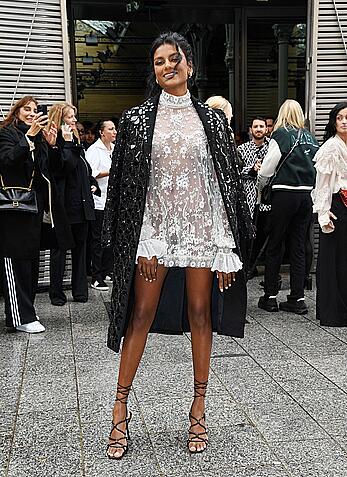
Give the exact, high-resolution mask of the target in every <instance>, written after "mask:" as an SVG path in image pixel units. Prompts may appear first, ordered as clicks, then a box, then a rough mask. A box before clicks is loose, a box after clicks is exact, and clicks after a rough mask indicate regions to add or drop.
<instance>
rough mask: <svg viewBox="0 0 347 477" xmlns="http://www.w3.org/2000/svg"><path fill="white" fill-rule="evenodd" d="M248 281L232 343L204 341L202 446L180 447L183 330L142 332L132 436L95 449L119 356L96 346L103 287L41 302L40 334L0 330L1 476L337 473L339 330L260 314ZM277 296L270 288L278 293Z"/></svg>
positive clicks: (343, 416) (187, 370)
mask: <svg viewBox="0 0 347 477" xmlns="http://www.w3.org/2000/svg"><path fill="white" fill-rule="evenodd" d="M259 281H260V279H253V280H252V281H251V283H250V290H249V295H250V299H249V317H248V319H249V322H250V323H249V324H248V325H247V328H246V338H245V339H243V340H234V339H231V338H227V337H215V339H214V344H213V357H212V366H211V368H212V370H211V378H210V385H209V392H208V399H207V406H208V413H207V418H208V425H209V432H210V446H209V449H208V451H207V452H205V453H204V454H201V455H196V456H190V455H189V453H188V452H187V450H186V437H187V426H188V419H187V413H188V409H189V406H190V402H191V398H190V396H191V394H192V390H191V387H192V386H191V381H192V369H191V355H190V342H189V336H186V335H184V336H179V337H172V336H160V335H151V336H150V338H149V342H148V346H147V349H146V352H145V356H144V359H143V362H142V364H141V368H140V370H139V373H138V377H137V379H136V382H135V385H134V391H133V393H132V395H131V399H130V407H131V409H132V411H133V414H134V416H133V421H132V423H131V433H132V442H131V447H130V450H129V453H128V455H127V456H126V457H125V458H124V459H123V460H122V461H121V462H113V461H109V460H108V459H107V458H106V457H105V444H106V439H107V435H108V432H109V426H110V417H111V408H112V403H113V394H114V391H113V389H114V383H115V376H116V368H117V363H118V359H119V357H118V356H117V355H115V354H114V353H113V352H111V351H109V350H108V349H107V348H106V346H105V335H106V328H107V320H108V318H107V313H106V309H105V305H104V301H108V300H109V295H108V293H104V294H101V293H100V292H96V291H93V290H91V293H90V295H91V297H90V302H89V303H87V304H85V305H84V304H77V303H73V302H71V301H70V302H69V303H68V305H66V306H65V307H62V308H57V307H52V306H51V305H50V304H49V300H48V296H47V294H46V293H42V294H39V295H38V298H37V311H38V314H39V315H40V316H41V319H42V321H43V322H44V323H45V324H46V325H47V332H46V333H44V334H42V335H37V336H33V335H32V336H27V335H25V334H20V333H16V334H7V333H6V332H5V330H4V325H3V320H1V327H0V466H1V467H0V468H1V475H2V476H4V477H22V476H26V477H40V476H45V477H52V476H59V477H65V476H69V477H70V476H85V477H108V476H115V475H116V476H126V477H129V476H130V477H140V476H141V477H147V476H148V477H157V476H161V477H164V476H167V477H174V476H180V477H193V476H194V477H219V476H223V477H282V476H293V477H323V476H324V477H330V476H331V477H342V476H343V477H346V475H347V439H346V437H347V435H346V434H347V359H346V355H347V329H342V328H340V329H338V328H336V329H329V328H321V327H319V326H318V324H317V322H316V321H315V318H314V305H315V303H314V292H308V293H307V301H308V303H309V305H310V307H311V311H310V313H309V315H307V316H306V317H300V316H296V315H289V314H287V315H286V314H284V313H282V312H280V313H274V314H269V313H266V312H262V311H261V310H259V309H258V308H257V306H256V303H257V298H258V296H259V295H260V294H261V289H260V287H259ZM284 297H285V291H282V292H281V298H284Z"/></svg>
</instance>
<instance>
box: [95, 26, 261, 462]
mask: <svg viewBox="0 0 347 477" xmlns="http://www.w3.org/2000/svg"><path fill="white" fill-rule="evenodd" d="M151 68H152V74H151V85H152V86H154V91H153V94H152V95H151V97H150V98H149V99H148V100H147V101H146V102H145V103H143V104H141V105H140V106H138V107H134V108H132V109H131V110H129V111H126V112H125V113H124V114H123V116H122V118H121V121H120V123H119V129H118V133H117V140H116V146H115V149H114V154H113V160H112V167H111V172H110V178H109V187H108V195H107V201H106V208H105V219H104V245H109V246H111V247H112V248H113V254H114V282H113V292H112V304H111V317H110V327H109V335H108V346H109V347H110V348H111V349H113V350H115V351H119V348H120V342H121V339H122V336H124V335H125V338H124V342H123V347H122V356H121V362H120V368H119V375H118V385H117V393H116V402H115V406H114V409H113V426H112V430H111V434H110V438H109V445H108V449H107V455H108V457H109V458H111V459H120V458H122V457H123V456H124V455H125V453H126V452H127V449H128V443H127V439H128V434H127V428H128V423H129V421H130V417H131V414H130V412H128V411H127V407H126V403H127V397H128V394H129V391H130V388H131V386H132V382H133V379H134V376H135V374H136V371H137V368H138V365H139V362H140V360H141V357H142V354H143V351H144V347H145V343H146V340H147V334H148V331H149V330H150V329H151V330H152V331H157V332H161V333H167V334H172V333H182V331H187V330H190V331H191V336H192V352H193V365H194V390H195V395H194V400H193V404H192V407H191V412H190V414H189V417H190V429H189V439H188V449H189V451H190V452H192V453H196V452H202V451H204V450H205V449H206V447H207V439H208V436H207V429H206V423H205V414H204V412H205V400H204V398H205V393H206V388H207V381H208V373H209V363H210V355H211V343H212V330H215V331H217V332H218V333H221V334H225V335H229V336H238V337H243V334H244V325H245V316H246V304H247V294H246V284H245V276H244V273H243V270H242V263H241V259H242V257H241V252H240V242H241V241H242V240H243V239H245V238H246V237H249V236H252V235H253V226H252V223H251V217H250V214H249V209H248V206H247V202H246V198H245V194H244V190H243V187H242V183H241V178H240V174H239V170H238V167H237V164H236V157H235V156H234V154H233V152H232V151H233V148H232V147H231V144H230V134H229V129H228V124H227V120H226V117H225V116H224V115H221V114H218V113H217V112H216V111H214V110H213V109H211V108H209V107H208V106H207V105H205V104H203V103H201V102H200V101H198V100H197V99H195V98H194V97H193V96H191V95H190V93H189V91H188V89H187V83H188V80H189V77H190V76H191V74H192V71H193V64H192V51H191V47H190V45H189V44H188V42H187V41H186V40H185V39H184V38H183V37H182V36H181V35H179V34H177V33H168V34H163V35H161V36H160V37H159V38H158V39H157V40H155V42H154V44H153V46H152V50H151ZM156 82H157V83H156ZM199 251H201V252H202V254H201V255H199ZM176 252H177V253H176ZM214 271H215V272H216V273H214ZM211 311H212V313H211Z"/></svg>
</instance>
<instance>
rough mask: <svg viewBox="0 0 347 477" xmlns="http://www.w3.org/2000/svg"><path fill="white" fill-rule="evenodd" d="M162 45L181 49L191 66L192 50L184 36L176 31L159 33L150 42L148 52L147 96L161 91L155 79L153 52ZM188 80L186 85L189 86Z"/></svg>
mask: <svg viewBox="0 0 347 477" xmlns="http://www.w3.org/2000/svg"><path fill="white" fill-rule="evenodd" d="M162 45H172V46H174V47H175V48H176V50H177V51H178V52H179V49H181V50H182V51H183V53H184V55H185V57H186V60H187V63H188V64H189V65H191V66H192V67H193V51H192V47H191V46H190V44H189V42H188V40H186V39H185V38H184V36H182V35H180V34H179V33H177V32H172V31H169V32H165V33H161V34H160V35H159V36H158V37H157V38H156V39H155V40H154V42H153V43H152V46H151V49H150V52H149V62H150V65H149V67H150V73H149V75H148V79H147V97H148V98H150V97H151V96H155V95H156V94H159V93H160V92H161V87H160V86H159V85H158V83H157V82H156V81H155V73H154V54H155V52H156V51H157V49H158V48H159V47H160V46H162ZM189 83H190V82H188V86H189Z"/></svg>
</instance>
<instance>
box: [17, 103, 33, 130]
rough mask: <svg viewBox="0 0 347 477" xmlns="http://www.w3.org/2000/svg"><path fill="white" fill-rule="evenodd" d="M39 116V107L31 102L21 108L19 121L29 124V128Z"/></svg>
mask: <svg viewBox="0 0 347 477" xmlns="http://www.w3.org/2000/svg"><path fill="white" fill-rule="evenodd" d="M36 114H37V105H36V103H34V101H30V102H29V103H27V104H25V105H24V106H22V107H21V108H19V111H18V114H17V118H18V119H19V121H22V122H23V123H25V124H27V125H28V126H31V125H32V122H33V120H34V118H35V116H36Z"/></svg>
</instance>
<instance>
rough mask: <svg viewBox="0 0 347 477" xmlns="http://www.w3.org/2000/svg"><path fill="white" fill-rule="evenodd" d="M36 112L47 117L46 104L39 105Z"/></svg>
mask: <svg viewBox="0 0 347 477" xmlns="http://www.w3.org/2000/svg"><path fill="white" fill-rule="evenodd" d="M37 112H38V113H43V114H42V115H43V116H47V113H48V110H47V104H39V105H38V106H37Z"/></svg>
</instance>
